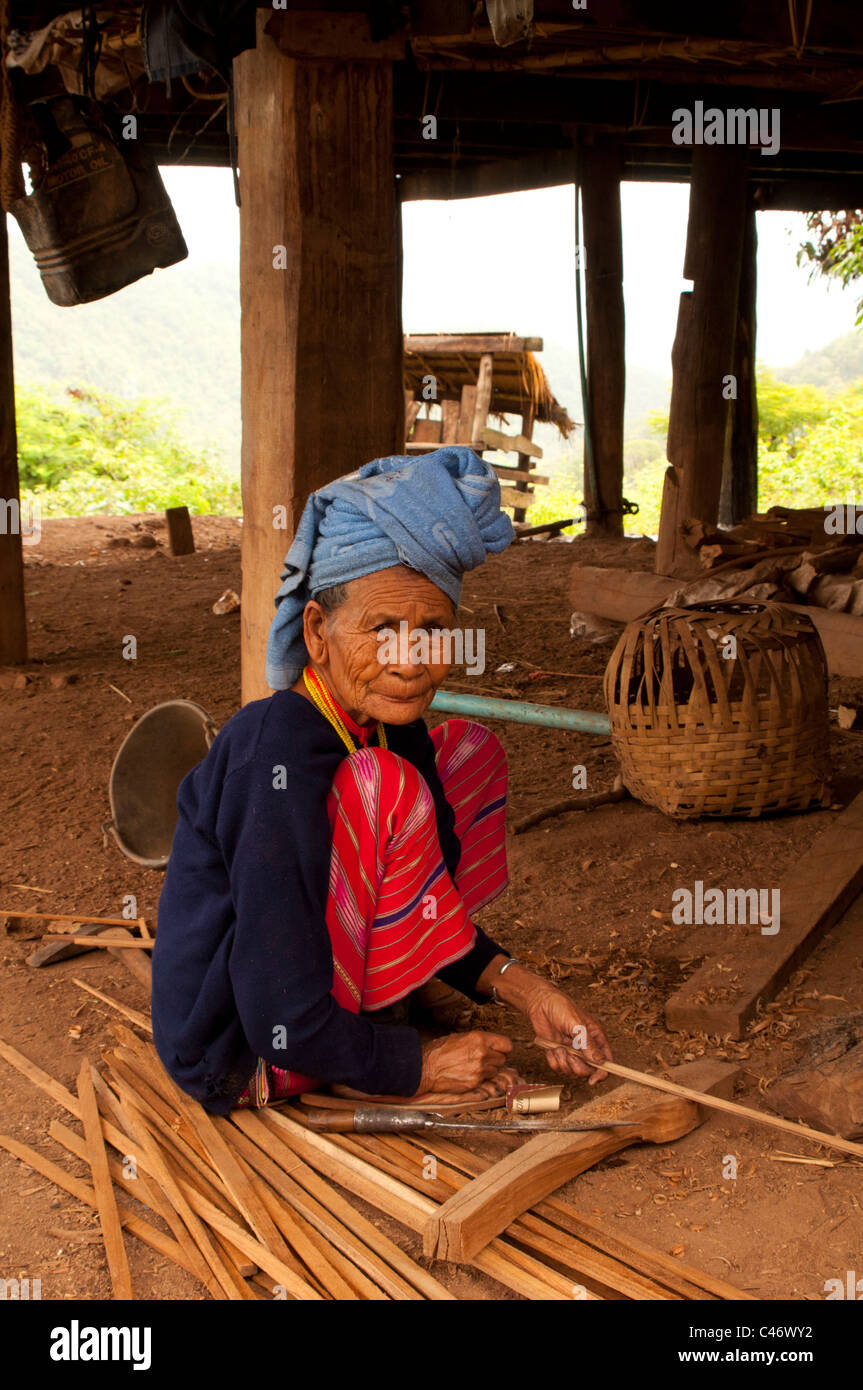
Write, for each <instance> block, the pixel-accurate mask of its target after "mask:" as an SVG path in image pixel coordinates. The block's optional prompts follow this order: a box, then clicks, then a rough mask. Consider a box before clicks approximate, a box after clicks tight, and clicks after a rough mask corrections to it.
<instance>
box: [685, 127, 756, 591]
mask: <svg viewBox="0 0 863 1390" xmlns="http://www.w3.org/2000/svg"><path fill="white" fill-rule="evenodd" d="M747 162H748V152H747V150H746V149H745V148H743V147H740V146H734V145H697V146H695V148H694V150H693V155H692V184H691V190H690V197H689V225H688V229H687V238H686V258H685V261H684V268H683V273H684V275H685V276H686V278H687V279H690V280H692V281H693V289H692V305H691V316H692V321H691V325H690V330H689V331H690V351H689V353H688V355H687V357H686V358H684V359H681V361H680V363H679V368H678V371H677V373H676V374H675V377H674V382H673V386H672V402H673V407H674V409H675V411H676V412H679V418H680V429H679V433H678V436H677V441H676V443H675V446H674V447H675V455H676V456H675V457H673V458H671V463H672V464H674V465H675V467H676V468H677V469H678V470H679V474H680V495H679V499H678V518H679V519H681V520H682V519H683V518H688V517H694V518H695V519H697V520H698V521H704V522H707V523H709V524H710V525H715V524H716V522H717V520H718V518H719V495H720V491H721V487H722V469H723V462H724V457H725V438H726V430H727V428H728V415H729V404H730V402H729V399H728V397H727V393H726V389H725V388H726V387H727V378H728V376H729V374H730V373H731V369H732V362H733V356H734V338H735V328H736V322H737V298H738V286H739V283H740V265H741V260H742V255H743V238H744V230H745V226H746V215H747V209H746V171H747ZM675 397H677V399H676V400H675ZM673 568H674V572H675V573H678V572H679V573H686V572H689V571H691V570H693V569H697V568H698V559H697V557H696V556H694V555H693V552H692V551H691V550H690V549H689V548H688V547H687V546H686V544H685V542H684V540H683V537H682V536H681V534H680V527H679V525H678V527H677V530H676V533H675V538H674V559H673Z"/></svg>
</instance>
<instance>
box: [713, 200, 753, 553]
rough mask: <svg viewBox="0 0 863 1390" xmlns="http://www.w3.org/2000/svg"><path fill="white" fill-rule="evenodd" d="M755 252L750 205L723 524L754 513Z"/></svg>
mask: <svg viewBox="0 0 863 1390" xmlns="http://www.w3.org/2000/svg"><path fill="white" fill-rule="evenodd" d="M757 252H758V232H757V230H756V226H755V208H754V207H753V206H752V205H751V204H750V205H749V207H747V209H746V226H745V228H744V233H743V259H742V262H741V266H740V290H739V293H738V297H737V328H736V333H735V339H734V363H733V368H732V370H733V373H734V386H735V390H736V392H737V395H736V398H735V399H734V401H733V404H732V408H731V427H730V430H729V433H728V441H729V448H728V452H727V454H726V458H725V471H724V474H723V478H722V493H721V496H720V499H719V520H720V522H721V523H722V525H723V526H735V525H736V524H737V522H738V521H743V519H744V518H745V517H747V516H752V514H753V512H756V511H757V510H758V394H757V387H756V382H755V330H756V322H755V320H756V311H755V301H756V293H757V284H758V280H757V276H758V271H757Z"/></svg>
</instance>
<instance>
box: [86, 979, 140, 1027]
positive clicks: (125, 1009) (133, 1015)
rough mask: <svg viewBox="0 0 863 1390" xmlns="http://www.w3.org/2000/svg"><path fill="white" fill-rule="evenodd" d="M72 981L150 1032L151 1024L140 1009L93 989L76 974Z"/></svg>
mask: <svg viewBox="0 0 863 1390" xmlns="http://www.w3.org/2000/svg"><path fill="white" fill-rule="evenodd" d="M72 983H73V985H77V986H78V988H79V989H84V990H86V991H87V993H88V994H92V995H93V996H94V998H96V999H101V1001H102V1003H103V1004H107V1005H108V1006H109V1008H112V1009H116V1010H117V1012H118V1013H121V1014H122V1015H123V1017H124V1018H128V1019H130V1020H131V1022H132V1023H137V1025H138V1027H139V1028H144V1029H145V1030H146V1031H147V1032H148V1033H152V1031H153V1025H152V1023H151V1021H150V1019H149V1018H148V1017H147V1015H146V1014H142V1013H141V1011H140V1009H132V1008H130V1007H129V1005H128V1004H123V1003H122V1002H121V1001H120V1000H119V999H115V998H114V997H113V995H111V994H103V993H102V991H101V990H100V989H95V988H94V987H93V985H88V984H85V982H84V981H83V980H79V979H78V978H77V977H76V976H73V978H72Z"/></svg>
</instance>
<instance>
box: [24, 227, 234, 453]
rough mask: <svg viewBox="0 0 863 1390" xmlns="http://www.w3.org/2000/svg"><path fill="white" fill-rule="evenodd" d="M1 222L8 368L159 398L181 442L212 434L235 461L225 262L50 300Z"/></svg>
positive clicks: (229, 279) (31, 378)
mask: <svg viewBox="0 0 863 1390" xmlns="http://www.w3.org/2000/svg"><path fill="white" fill-rule="evenodd" d="M9 224H10V238H9V241H10V248H9V249H10V272H11V282H12V330H13V335H14V351H15V376H16V380H17V381H18V382H19V383H21V384H25V385H30V384H32V383H38V382H41V383H47V382H52V381H55V382H58V383H60V384H61V385H62V386H64V387H65V386H73V387H76V386H82V385H93V386H96V387H97V388H99V389H100V390H103V391H109V392H114V393H117V394H120V395H130V396H150V397H165V398H168V399H170V400H171V402H172V404H174V405H176V406H177V407H179V408H180V410H181V412H182V415H183V430H184V433H185V434H186V435H187V437H188V439H189V441H190V442H191V443H198V444H202V443H203V442H204V441H205V440H207V439H215V440H218V441H219V442H220V443H221V444H222V446H223V449H224V452H225V458H226V461H227V462H229V463H231V464H234V465H235V466H239V445H240V300H239V281H238V276H237V274H236V273H235V271H234V270H233V269H232V268H231V267H229V266H226V265H219V264H210V265H187V264H182V263H181V264H180V265H178V266H171V267H169V268H168V269H167V270H157V271H155V272H154V274H153V275H148V276H146V277H145V278H144V279H143V280H138V281H137V282H136V283H135V284H134V285H128V286H127V287H126V289H124V290H120V291H119V292H118V293H117V294H114V295H111V296H110V297H109V298H108V299H101V300H98V301H97V302H96V303H95V304H80V305H76V306H75V307H73V308H59V307H58V306H57V305H56V304H52V303H51V301H50V300H49V299H48V296H47V295H46V293H45V291H44V289H43V288H42V282H41V280H40V278H39V272H38V271H37V269H36V266H35V263H34V261H33V258H32V256H31V255H30V252H29V251H28V250H27V247H26V246H25V244H24V241H23V240H22V238H21V236H20V235H19V233H18V232H17V229H16V228H15V227H14V224H13V223H12V219H11V218H10V219H9Z"/></svg>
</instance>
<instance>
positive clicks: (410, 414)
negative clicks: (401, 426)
mask: <svg viewBox="0 0 863 1390" xmlns="http://www.w3.org/2000/svg"><path fill="white" fill-rule="evenodd" d="M405 396H406V397H407V400H406V401H405V439H407V438H408V436H409V434H410V432H411V430H412V429H413V427H414V421H415V420H416V418H417V416H418V415H419V413H420V411H421V410H422V401H415V400H414V398H413V396H412V395H411V393H410V391H405Z"/></svg>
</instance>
